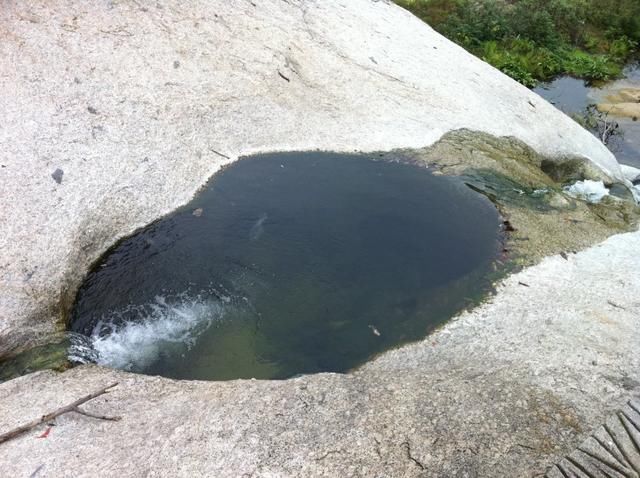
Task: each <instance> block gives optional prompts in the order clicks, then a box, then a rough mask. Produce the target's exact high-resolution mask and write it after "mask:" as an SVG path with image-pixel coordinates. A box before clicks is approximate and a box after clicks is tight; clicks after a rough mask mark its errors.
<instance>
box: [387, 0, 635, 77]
mask: <svg viewBox="0 0 640 478" xmlns="http://www.w3.org/2000/svg"><path fill="white" fill-rule="evenodd" d="M396 3H397V4H398V5H400V6H402V7H404V8H406V9H407V10H409V11H411V12H413V13H414V14H415V15H416V16H418V17H419V18H421V19H423V20H424V21H426V22H427V23H429V24H430V25H431V26H432V27H434V28H435V29H436V30H437V31H439V32H440V33H442V34H443V35H444V36H446V37H447V38H449V39H451V40H453V41H455V42H456V43H458V44H459V45H461V46H463V47H464V48H466V49H467V50H468V51H470V52H471V53H473V54H474V55H476V56H478V57H480V58H482V59H483V60H485V61H487V62H488V63H490V64H492V65H493V66H495V67H496V68H498V69H500V70H501V71H503V72H504V73H506V74H507V75H509V76H511V77H512V78H514V79H515V80H517V81H519V82H520V83H522V84H524V85H526V86H529V87H532V86H534V85H535V84H536V83H537V82H538V81H540V80H550V79H551V78H553V77H555V76H557V75H560V74H570V75H573V76H576V77H579V78H584V79H586V80H594V81H595V80H608V79H611V78H615V77H616V76H618V75H620V73H621V71H622V67H623V66H624V64H625V63H626V62H627V61H628V60H629V59H630V58H631V57H632V56H633V55H635V54H637V53H638V51H639V50H638V46H639V44H640V1H638V0H591V1H588V0H483V1H480V0H396Z"/></svg>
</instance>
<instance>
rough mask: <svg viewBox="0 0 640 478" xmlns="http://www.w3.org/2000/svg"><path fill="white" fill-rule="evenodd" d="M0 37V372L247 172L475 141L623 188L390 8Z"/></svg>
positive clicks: (122, 11)
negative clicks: (211, 193)
mask: <svg viewBox="0 0 640 478" xmlns="http://www.w3.org/2000/svg"><path fill="white" fill-rule="evenodd" d="M0 34H1V35H2V38H3V41H2V42H1V43H0V71H2V72H3V73H2V75H0V89H1V90H2V91H3V92H4V94H3V96H2V99H0V101H1V104H0V106H1V107H0V124H1V125H2V129H0V149H1V150H2V151H3V153H4V156H3V159H2V165H3V167H2V168H1V169H0V185H1V187H0V203H2V208H1V209H0V225H1V226H2V230H3V234H2V235H1V236H0V268H1V273H0V355H4V354H7V353H9V352H12V351H13V352H15V351H17V350H18V349H20V348H24V347H25V346H28V345H33V344H36V343H40V342H43V341H48V340H50V339H51V336H52V335H53V334H55V333H56V331H59V330H61V328H62V327H63V326H64V320H65V318H66V315H67V312H68V310H69V307H70V305H71V303H72V301H73V298H74V295H75V292H76V290H77V287H78V285H79V283H80V281H81V280H82V277H83V276H84V274H85V273H86V272H87V270H88V269H89V266H90V265H91V264H92V263H93V262H95V261H96V260H97V259H98V257H99V256H100V255H101V254H102V253H103V252H104V251H105V250H106V249H107V248H108V247H110V246H111V245H113V244H114V243H115V242H116V241H117V240H118V239H119V238H122V237H123V236H125V235H128V234H130V233H132V232H133V231H135V230H136V229H137V228H139V227H141V226H143V225H145V224H148V223H149V222H151V221H153V220H155V219H157V218H158V217H159V216H162V215H164V214H166V213H168V212H169V211H171V210H173V209H175V208H176V207H177V206H180V205H182V204H184V203H185V202H187V201H188V200H189V198H190V197H191V196H192V194H193V193H194V192H195V191H196V190H197V189H198V188H199V187H201V186H202V184H204V182H205V181H206V180H207V178H208V177H210V176H211V174H213V173H214V172H215V171H216V170H218V168H219V167H220V166H221V165H223V164H225V163H227V162H229V161H232V160H234V159H236V158H237V157H238V156H240V155H243V154H251V153H256V152H264V151H274V150H310V149H327V150H333V151H354V150H363V151H376V150H385V151H389V150H392V149H395V148H416V147H425V146H429V145H431V144H433V143H434V142H436V141H437V140H438V139H439V138H440V137H441V136H442V135H443V134H445V133H447V132H449V131H452V130H458V129H461V128H467V129H471V130H476V131H482V132H485V133H488V134H491V135H493V136H513V137H516V138H518V139H520V140H521V141H523V142H524V143H526V144H527V145H529V146H530V147H532V148H533V149H534V150H536V151H537V152H538V153H540V154H544V155H545V156H547V157H549V158H552V159H553V158H556V159H557V158H562V157H566V156H572V157H573V156H577V157H581V158H588V159H590V160H591V161H592V162H593V163H594V164H597V165H598V166H599V167H600V169H601V170H602V171H603V172H604V173H605V174H606V175H607V176H608V177H611V178H618V179H619V180H623V179H624V178H623V176H622V174H621V172H620V169H619V166H618V164H617V162H616V161H615V158H614V157H613V155H612V154H611V153H610V152H609V151H608V150H607V149H606V148H605V147H604V146H603V145H601V144H600V143H599V142H598V141H597V140H596V139H595V138H594V137H592V136H591V135H589V134H588V133H587V132H585V131H584V130H583V129H581V128H580V127H579V126H578V125H577V124H576V123H574V122H573V121H571V120H570V119H569V118H567V117H566V116H564V115H563V114H562V113H560V112H559V111H557V110H556V109H555V108H553V107H552V106H551V105H549V104H548V103H546V102H545V101H543V100H542V99H541V98H540V97H539V96H537V95H536V94H534V93H532V92H530V91H529V90H527V89H526V88H524V87H523V86H521V85H519V84H518V83H516V82H515V81H513V80H511V79H509V78H508V77H506V76H504V75H502V74H501V73H499V72H498V71H497V70H495V69H493V68H492V67H490V66H489V65H487V64H485V63H483V62H482V61H480V60H478V59H477V58H474V57H473V56H471V55H469V54H468V53H466V52H465V51H464V50H463V49H461V48H460V47H458V46H456V45H454V44H453V43H451V42H449V41H448V40H446V39H444V38H443V37H442V36H440V35H439V34H437V33H436V32H434V31H433V30H432V29H431V28H429V27H428V26H427V25H425V24H424V23H422V22H421V21H420V20H418V19H417V18H415V17H413V16H412V15H411V14H409V13H408V12H406V11H404V10H402V9H400V8H399V7H397V6H395V5H393V4H391V3H390V2H386V1H378V2H375V1H370V0H354V1H350V2H342V3H341V2H338V1H329V2H324V1H312V0H305V1H291V2H288V1H279V0H266V1H260V2H249V1H238V2H225V1H206V2H205V1H203V2H195V3H192V4H189V5H183V4H182V3H181V2H176V1H173V0H160V1H158V2H156V3H154V4H153V5H142V4H140V3H135V2H134V3H131V2H106V3H100V4H86V2H80V1H76V2H62V1H54V2H44V1H39V2H38V1H36V2H30V3H29V4H28V5H27V4H24V3H23V2H7V3H6V4H5V5H3V8H2V9H1V11H0ZM57 169H59V170H60V171H64V178H62V176H60V175H56V177H57V178H58V179H59V180H60V184H58V179H56V178H55V177H54V178H53V179H54V180H52V178H51V174H52V171H55V170H57Z"/></svg>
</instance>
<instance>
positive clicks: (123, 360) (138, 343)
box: [69, 296, 223, 371]
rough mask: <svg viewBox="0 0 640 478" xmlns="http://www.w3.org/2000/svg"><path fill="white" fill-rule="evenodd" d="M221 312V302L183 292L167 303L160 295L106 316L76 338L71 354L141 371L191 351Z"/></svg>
mask: <svg viewBox="0 0 640 478" xmlns="http://www.w3.org/2000/svg"><path fill="white" fill-rule="evenodd" d="M222 315H223V309H222V306H221V305H220V303H219V302H218V301H214V300H203V299H201V298H190V297H187V296H185V297H179V298H177V299H172V300H171V301H170V302H169V300H168V299H165V298H164V297H160V296H158V297H156V299H155V302H153V303H150V304H145V305H143V306H131V307H128V308H127V309H125V310H121V311H114V312H113V313H111V314H110V315H109V316H107V317H103V318H102V319H101V320H100V321H98V323H97V324H96V326H95V327H94V329H93V331H92V333H91V336H90V337H83V338H81V337H76V338H75V340H74V339H73V338H72V342H73V344H74V345H73V346H72V347H71V351H70V353H69V357H70V359H71V360H74V361H76V362H95V363H98V364H99V365H104V366H107V367H112V368H118V369H122V370H129V371H140V370H143V369H145V368H147V367H149V366H150V365H152V364H153V363H154V362H155V361H157V360H158V359H159V358H161V357H162V356H167V355H178V356H179V355H181V354H183V353H184V352H186V351H187V350H189V349H190V348H191V347H192V346H193V345H194V344H195V342H196V340H197V338H198V336H199V335H200V334H201V333H202V332H203V331H205V330H206V329H207V328H208V327H209V326H210V325H211V324H212V323H213V322H214V321H215V320H218V319H220V318H221V317H222ZM125 318H126V320H124V319H125Z"/></svg>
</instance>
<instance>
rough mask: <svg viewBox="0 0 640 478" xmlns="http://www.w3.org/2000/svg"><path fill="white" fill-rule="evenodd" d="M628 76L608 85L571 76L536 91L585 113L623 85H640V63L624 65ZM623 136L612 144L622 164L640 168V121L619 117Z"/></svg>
mask: <svg viewBox="0 0 640 478" xmlns="http://www.w3.org/2000/svg"><path fill="white" fill-rule="evenodd" d="M623 74H624V78H623V79H620V80H617V81H612V82H609V83H606V84H604V85H587V84H586V83H585V82H584V81H583V80H578V79H576V78H571V77H568V76H565V77H561V78H558V79H556V80H554V81H552V82H550V83H545V84H542V85H540V86H538V87H537V88H535V89H534V91H535V92H536V93H537V94H539V95H540V96H542V97H543V98H544V99H546V100H547V101H549V102H551V103H552V104H554V105H555V106H556V107H557V108H558V109H560V110H562V111H564V112H565V113H567V114H568V115H573V114H582V113H583V112H584V111H585V110H586V108H587V107H588V106H589V105H592V104H597V103H601V102H605V98H606V97H607V96H608V95H610V94H611V93H612V92H613V91H616V90H619V89H621V88H640V63H634V64H632V65H629V66H627V67H626V68H625V69H624V73H623ZM615 121H617V122H618V124H619V125H620V129H621V131H622V133H623V136H622V137H621V138H620V139H619V140H618V141H614V142H613V143H612V144H611V150H612V152H613V153H614V154H615V155H616V157H617V158H618V161H619V162H620V163H622V164H629V165H631V166H635V167H637V168H640V121H633V120H632V119H630V118H615Z"/></svg>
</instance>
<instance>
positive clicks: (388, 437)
mask: <svg viewBox="0 0 640 478" xmlns="http://www.w3.org/2000/svg"><path fill="white" fill-rule="evenodd" d="M639 247H640V234H639V233H630V234H622V235H618V236H614V237H612V238H610V239H608V240H607V241H606V242H604V243H603V244H601V245H599V246H596V247H594V248H591V249H588V250H586V251H584V252H580V253H578V254H575V255H569V256H568V257H567V258H566V259H565V258H563V257H560V256H555V257H551V258H547V259H545V260H543V261H542V262H541V263H540V264H539V265H537V266H534V267H531V268H528V269H526V270H524V271H522V272H520V273H518V274H515V275H513V276H511V277H510V278H508V279H506V281H505V282H504V284H503V285H502V286H501V287H500V289H499V291H498V294H497V295H496V296H495V298H494V299H493V300H492V301H490V302H489V303H487V304H485V305H483V306H481V307H479V308H478V309H476V310H474V311H472V312H469V313H465V314H463V315H462V316H460V317H459V318H458V319H456V320H455V321H453V322H451V323H449V324H448V325H446V326H444V327H443V328H442V329H441V330H439V331H438V332H436V333H434V334H433V335H431V336H430V337H428V338H427V339H426V340H425V341H423V342H420V343H416V344H414V345H409V346H406V347H403V348H401V349H398V350H395V351H391V352H388V353H386V354H384V355H382V356H380V357H379V358H378V359H376V360H375V361H373V362H372V363H370V364H368V365H366V366H364V367H362V368H361V369H359V370H357V371H355V372H354V373H352V374H349V375H335V374H321V375H312V376H306V377H301V378H297V379H292V380H287V381H280V382H277V381H251V380H250V381H234V382H222V383H216V382H209V383H205V382H179V381H172V380H167V379H160V378H154V377H146V376H137V375H131V374H127V373H123V372H117V371H111V370H105V369H101V368H98V367H93V366H83V367H79V368H76V369H72V370H69V371H67V372H64V373H62V374H57V373H55V372H39V373H36V374H32V375H27V376H24V377H21V378H18V379H15V380H12V381H10V382H5V383H4V384H1V385H0V433H2V432H5V431H7V430H9V429H12V428H14V427H17V426H18V425H20V424H22V423H24V422H28V421H30V420H32V419H34V418H37V417H39V416H41V415H42V414H44V413H46V412H49V411H51V410H54V409H56V408H58V407H60V406H62V405H65V404H67V403H70V402H73V401H74V400H77V399H78V398H80V397H82V396H84V395H86V394H87V393H89V392H90V391H92V390H97V389H100V388H102V387H104V386H106V385H108V384H110V383H112V382H119V385H118V386H117V387H115V388H114V389H113V391H112V392H111V393H109V394H107V395H104V396H101V397H99V398H97V399H95V400H93V401H91V402H88V403H87V404H86V405H85V406H84V409H85V410H86V411H88V412H91V413H95V414H102V415H118V416H122V420H121V421H118V422H104V421H99V420H95V419H91V418H89V417H86V416H82V415H78V414H74V413H69V414H65V415H63V416H62V417H59V418H58V419H56V421H55V426H54V427H52V429H51V431H50V433H49V436H48V437H47V438H46V439H44V438H37V437H38V436H40V435H41V434H42V433H43V431H44V430H46V429H47V425H42V426H40V427H39V428H36V429H34V430H33V431H32V432H29V433H26V434H24V435H22V436H20V437H18V438H16V439H14V440H12V441H9V442H7V443H5V444H2V445H0V447H1V453H2V460H1V464H2V465H1V466H2V469H3V472H4V474H6V475H7V476H29V475H30V474H31V473H32V472H33V471H34V470H36V469H37V468H38V467H42V472H43V473H44V476H49V475H52V476H96V475H99V476H122V475H124V476H134V475H141V474H147V475H150V476H221V477H222V476H256V477H257V476H327V477H330V476H363V477H364V476H408V477H411V476H416V477H432V476H433V477H437V476H481V477H504V476H513V477H525V476H541V475H542V474H544V472H545V470H547V469H548V468H549V469H550V467H551V466H552V465H553V464H554V463H555V462H559V461H560V460H561V458H562V457H563V456H564V455H566V454H569V453H571V452H573V450H574V449H575V447H577V446H578V445H579V444H580V443H581V442H583V440H585V439H586V438H587V437H588V436H589V434H590V433H591V431H592V430H593V429H595V428H596V427H597V426H599V425H600V424H601V423H604V421H605V418H606V417H607V416H608V415H609V414H611V413H612V412H614V411H616V410H618V409H619V408H621V407H622V406H623V405H624V404H625V403H626V401H627V400H628V399H629V398H630V397H633V396H636V397H637V396H638V395H639V394H640V387H639V386H638V383H640V372H639V371H640V357H638V354H637V353H636V352H637V344H638V341H639V340H640V335H639V334H640V329H639V328H638V327H637V320H638V319H637V318H638V314H639V313H640V301H639V300H638V297H640V284H639V283H638V281H637V280H635V275H634V274H635V271H637V270H638V267H640V259H639V258H638V256H637V254H635V251H637V250H638V248H639ZM584 291H589V293H588V294H587V293H585V292H584Z"/></svg>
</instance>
